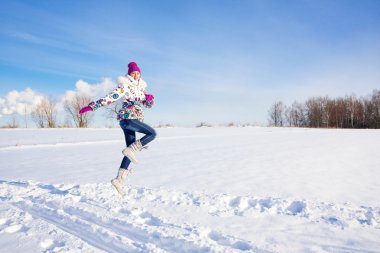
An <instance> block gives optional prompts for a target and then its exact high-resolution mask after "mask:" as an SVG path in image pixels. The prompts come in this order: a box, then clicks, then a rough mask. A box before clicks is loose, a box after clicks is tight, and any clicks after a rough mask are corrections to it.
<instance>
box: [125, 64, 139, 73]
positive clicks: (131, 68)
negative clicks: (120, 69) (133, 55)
mask: <svg viewBox="0 0 380 253" xmlns="http://www.w3.org/2000/svg"><path fill="white" fill-rule="evenodd" d="M133 71H138V72H139V73H140V74H141V70H140V68H139V66H137V63H136V62H130V63H129V64H128V75H129V74H131V73H132V72H133Z"/></svg>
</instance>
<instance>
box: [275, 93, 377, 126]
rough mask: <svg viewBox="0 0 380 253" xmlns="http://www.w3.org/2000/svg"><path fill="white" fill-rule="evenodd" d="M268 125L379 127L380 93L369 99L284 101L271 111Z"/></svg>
mask: <svg viewBox="0 0 380 253" xmlns="http://www.w3.org/2000/svg"><path fill="white" fill-rule="evenodd" d="M269 125H271V126H291V127H316V128H380V91H378V90H374V91H373V92H372V94H371V95H369V96H367V97H366V98H363V97H360V98H358V97H356V95H355V94H352V95H351V96H345V97H340V98H329V97H328V96H325V97H312V98H309V99H308V100H306V102H304V103H299V102H297V101H295V102H293V104H292V105H290V106H287V105H285V104H284V103H283V102H281V101H277V102H275V103H273V105H272V106H271V108H270V109H269Z"/></svg>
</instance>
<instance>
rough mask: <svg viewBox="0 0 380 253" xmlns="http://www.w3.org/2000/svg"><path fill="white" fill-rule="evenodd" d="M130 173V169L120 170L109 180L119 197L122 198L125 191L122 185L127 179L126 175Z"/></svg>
mask: <svg viewBox="0 0 380 253" xmlns="http://www.w3.org/2000/svg"><path fill="white" fill-rule="evenodd" d="M130 172H131V169H128V170H127V169H124V168H120V169H119V171H118V172H117V177H116V178H114V179H112V180H111V184H112V185H113V186H114V187H115V188H116V190H117V191H118V192H119V194H120V195H122V196H124V195H125V191H124V189H123V185H124V183H125V180H126V178H127V175H128V174H129V173H130Z"/></svg>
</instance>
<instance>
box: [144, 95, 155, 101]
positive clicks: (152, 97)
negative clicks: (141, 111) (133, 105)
mask: <svg viewBox="0 0 380 253" xmlns="http://www.w3.org/2000/svg"><path fill="white" fill-rule="evenodd" d="M153 99H154V96H153V95H151V94H145V100H146V101H148V102H152V100H153Z"/></svg>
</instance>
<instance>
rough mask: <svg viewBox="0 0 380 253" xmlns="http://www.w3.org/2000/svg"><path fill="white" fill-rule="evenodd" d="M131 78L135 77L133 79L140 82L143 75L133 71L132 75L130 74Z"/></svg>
mask: <svg viewBox="0 0 380 253" xmlns="http://www.w3.org/2000/svg"><path fill="white" fill-rule="evenodd" d="M129 75H130V76H131V77H133V79H135V80H136V81H137V80H140V77H141V74H140V72H138V71H133V72H132V73H130V74H129Z"/></svg>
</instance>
